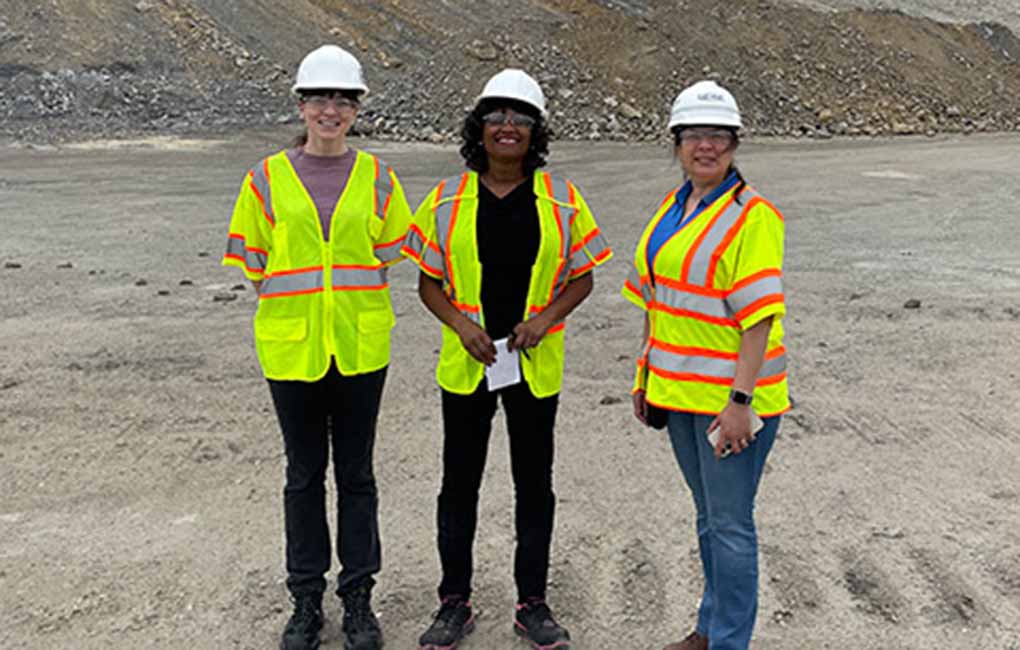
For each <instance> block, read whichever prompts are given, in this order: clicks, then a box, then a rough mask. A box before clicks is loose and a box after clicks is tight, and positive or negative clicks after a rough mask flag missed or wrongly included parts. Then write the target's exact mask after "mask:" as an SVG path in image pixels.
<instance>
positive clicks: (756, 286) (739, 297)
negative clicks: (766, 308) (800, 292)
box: [726, 275, 783, 313]
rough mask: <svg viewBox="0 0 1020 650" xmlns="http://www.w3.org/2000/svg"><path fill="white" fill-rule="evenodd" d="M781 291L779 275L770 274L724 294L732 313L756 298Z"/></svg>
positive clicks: (780, 292)
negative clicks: (728, 293) (726, 294)
mask: <svg viewBox="0 0 1020 650" xmlns="http://www.w3.org/2000/svg"><path fill="white" fill-rule="evenodd" d="M782 293H783V280H782V279H781V278H780V277H779V276H775V275H770V276H767V277H764V278H762V279H760V280H757V281H755V282H752V283H751V284H749V285H747V286H746V287H743V288H741V289H738V290H737V291H734V292H733V293H731V294H730V295H728V296H726V304H727V305H729V306H730V309H732V310H733V311H734V313H737V312H740V311H741V310H743V309H745V308H747V307H749V306H750V305H751V304H752V303H754V301H756V300H761V299H762V298H764V297H766V296H773V295H777V294H779V295H781V294H782Z"/></svg>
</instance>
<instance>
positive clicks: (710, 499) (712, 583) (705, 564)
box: [667, 412, 781, 650]
mask: <svg viewBox="0 0 1020 650" xmlns="http://www.w3.org/2000/svg"><path fill="white" fill-rule="evenodd" d="M712 419H713V416H710V415H696V414H694V413H676V412H673V413H670V414H669V424H668V425H667V426H668V429H669V437H670V440H671V441H672V443H673V452H674V453H675V454H676V459H677V462H679V463H680V469H681V471H682V472H683V475H684V480H685V481H686V482H687V485H688V487H690V489H691V496H693V497H694V505H695V508H696V510H697V530H698V549H699V550H700V552H701V567H702V570H703V571H704V574H705V591H704V593H703V595H702V597H701V607H700V608H699V610H698V627H697V631H698V633H699V634H702V635H704V636H707V637H708V639H709V648H710V649H711V650H746V648H747V646H748V644H749V643H750V641H751V631H752V630H753V629H754V619H755V616H756V615H757V613H758V535H757V532H756V531H755V527H754V496H755V494H756V493H757V492H758V484H759V482H760V481H761V475H762V470H763V469H764V468H765V458H766V457H767V456H768V454H769V450H770V449H771V448H772V443H773V442H775V439H776V431H778V429H779V420H780V419H781V416H776V417H770V418H765V427H764V428H763V429H762V430H761V431H759V432H758V438H757V440H755V441H754V442H753V443H751V445H750V446H749V447H748V448H747V449H745V450H744V451H743V452H741V453H740V454H733V455H730V456H729V457H727V458H723V459H721V460H716V459H715V456H714V455H713V451H712V447H711V445H710V444H709V442H708V435H707V431H708V425H709V423H711V422H712Z"/></svg>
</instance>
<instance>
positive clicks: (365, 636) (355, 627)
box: [340, 584, 383, 650]
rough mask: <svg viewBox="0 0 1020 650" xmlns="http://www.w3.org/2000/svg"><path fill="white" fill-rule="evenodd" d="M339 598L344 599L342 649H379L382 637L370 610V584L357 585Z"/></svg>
mask: <svg viewBox="0 0 1020 650" xmlns="http://www.w3.org/2000/svg"><path fill="white" fill-rule="evenodd" d="M340 598H341V600H343V601H344V622H343V631H344V650H379V648H381V647H382V645H383V638H382V630H381V629H380V628H379V621H378V620H377V619H376V617H375V614H374V613H373V612H372V586H371V584H362V585H359V586H357V587H355V588H354V589H351V590H350V591H346V592H344V593H342V594H340Z"/></svg>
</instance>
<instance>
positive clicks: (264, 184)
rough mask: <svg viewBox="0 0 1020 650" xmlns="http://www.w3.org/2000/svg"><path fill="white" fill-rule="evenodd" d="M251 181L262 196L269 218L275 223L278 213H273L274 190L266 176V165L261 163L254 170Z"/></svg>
mask: <svg viewBox="0 0 1020 650" xmlns="http://www.w3.org/2000/svg"><path fill="white" fill-rule="evenodd" d="M251 182H252V184H253V185H254V186H255V189H256V190H258V191H259V194H260V195H261V196H262V201H263V205H262V207H263V209H264V210H265V211H266V214H268V215H269V218H270V219H271V220H272V221H273V222H274V223H275V222H276V215H275V214H273V197H272V190H271V189H270V187H269V177H268V176H266V168H265V166H264V165H259V166H258V167H256V168H255V169H254V170H252V177H251Z"/></svg>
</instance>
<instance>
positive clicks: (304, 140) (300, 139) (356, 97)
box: [290, 88, 364, 149]
mask: <svg viewBox="0 0 1020 650" xmlns="http://www.w3.org/2000/svg"><path fill="white" fill-rule="evenodd" d="M317 93H322V94H325V93H339V94H340V95H341V96H342V97H346V98H347V99H350V100H351V101H355V102H358V103H359V104H360V103H361V96H362V95H363V94H364V93H363V92H361V91H360V90H337V89H335V88H324V89H322V90H319V89H315V88H308V89H305V90H301V91H300V95H299V96H298V97H299V100H300V101H302V102H303V101H305V97H307V96H308V95H314V94H317ZM306 144H308V128H307V127H305V128H303V129H301V133H299V134H297V135H296V136H294V139H293V140H291V141H290V147H291V148H292V149H297V148H300V147H303V146H305V145H306Z"/></svg>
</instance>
